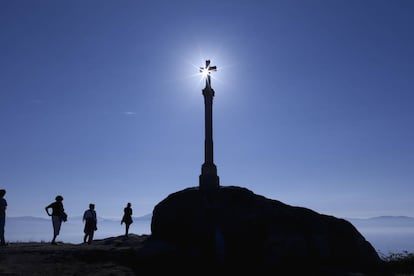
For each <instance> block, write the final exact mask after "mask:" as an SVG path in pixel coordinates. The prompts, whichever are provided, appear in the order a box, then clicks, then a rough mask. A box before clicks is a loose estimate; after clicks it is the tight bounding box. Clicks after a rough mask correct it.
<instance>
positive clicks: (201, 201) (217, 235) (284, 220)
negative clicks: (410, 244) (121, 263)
mask: <svg viewBox="0 0 414 276" xmlns="http://www.w3.org/2000/svg"><path fill="white" fill-rule="evenodd" d="M151 232H152V234H151V237H150V238H149V239H148V241H147V244H146V246H144V248H143V250H141V252H142V253H143V254H144V255H146V256H152V257H158V258H156V259H158V260H161V261H162V260H164V261H165V262H168V263H169V264H174V265H175V266H177V267H178V266H181V267H185V266H190V265H196V266H198V267H200V266H201V267H204V268H205V269H211V270H215V269H217V268H219V269H233V268H237V269H243V270H254V271H263V272H265V271H266V272H269V271H282V270H283V271H286V269H288V271H294V270H298V271H299V270H307V271H313V272H315V271H317V272H318V273H320V274H323V273H326V274H327V275H336V274H333V273H348V272H364V273H371V272H372V273H374V274H373V275H375V274H378V273H379V271H378V268H379V266H380V263H381V259H380V258H379V256H378V254H377V253H376V251H375V249H374V248H373V247H372V246H371V244H370V243H369V242H368V241H367V240H365V238H364V237H363V236H362V235H361V234H360V233H359V232H358V230H357V229H356V228H355V227H354V226H353V225H352V224H351V223H350V222H348V221H346V220H344V219H339V218H336V217H333V216H328V215H323V214H319V213H317V212H314V211H312V210H310V209H307V208H303V207H294V206H289V205H287V204H284V203H282V202H280V201H277V200H272V199H268V198H265V197H263V196H260V195H256V194H254V193H253V192H251V191H250V190H248V189H245V188H241V187H236V186H222V187H220V188H219V190H218V191H216V192H213V193H210V194H206V193H202V192H201V191H200V190H199V189H198V187H191V188H187V189H184V190H182V191H178V192H175V193H173V194H171V195H169V196H168V197H167V198H165V199H164V200H162V201H161V202H160V203H159V204H157V205H156V206H155V208H154V210H153V216H152V222H151ZM151 252H152V253H151Z"/></svg>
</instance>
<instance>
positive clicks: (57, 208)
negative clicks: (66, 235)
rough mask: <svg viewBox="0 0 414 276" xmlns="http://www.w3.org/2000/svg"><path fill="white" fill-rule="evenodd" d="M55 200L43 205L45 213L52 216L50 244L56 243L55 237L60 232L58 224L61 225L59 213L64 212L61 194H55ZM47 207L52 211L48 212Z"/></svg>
mask: <svg viewBox="0 0 414 276" xmlns="http://www.w3.org/2000/svg"><path fill="white" fill-rule="evenodd" d="M55 200H56V201H55V202H52V203H50V204H49V205H47V206H46V207H45V210H46V213H47V214H48V215H49V216H50V217H52V224H53V239H52V242H51V243H52V244H57V243H56V237H57V236H58V235H59V233H60V226H61V225H62V216H61V214H62V213H64V210H65V209H64V208H63V203H62V201H63V197H62V196H61V195H58V196H56V198H55ZM49 209H52V213H50V212H49Z"/></svg>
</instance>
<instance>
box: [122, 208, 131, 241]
mask: <svg viewBox="0 0 414 276" xmlns="http://www.w3.org/2000/svg"><path fill="white" fill-rule="evenodd" d="M132 222H133V221H132V208H131V203H129V202H128V204H127V206H126V207H125V208H124V215H123V216H122V220H121V225H122V223H125V237H126V238H128V232H129V226H130V225H131V224H132Z"/></svg>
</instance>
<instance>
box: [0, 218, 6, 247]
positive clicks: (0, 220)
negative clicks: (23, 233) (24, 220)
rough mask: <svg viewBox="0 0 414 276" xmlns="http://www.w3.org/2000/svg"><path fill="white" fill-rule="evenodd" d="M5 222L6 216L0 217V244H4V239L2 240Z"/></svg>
mask: <svg viewBox="0 0 414 276" xmlns="http://www.w3.org/2000/svg"><path fill="white" fill-rule="evenodd" d="M5 224H6V218H5V217H0V245H5V244H6V241H5V240H4V226H5Z"/></svg>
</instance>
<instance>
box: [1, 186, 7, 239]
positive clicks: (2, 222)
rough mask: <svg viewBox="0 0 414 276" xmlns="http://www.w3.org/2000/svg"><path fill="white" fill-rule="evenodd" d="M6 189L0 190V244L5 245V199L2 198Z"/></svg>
mask: <svg viewBox="0 0 414 276" xmlns="http://www.w3.org/2000/svg"><path fill="white" fill-rule="evenodd" d="M5 194H6V190H4V189H1V190H0V246H5V245H6V241H5V240H4V226H5V225H6V208H7V201H6V200H5V199H4V195H5Z"/></svg>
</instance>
